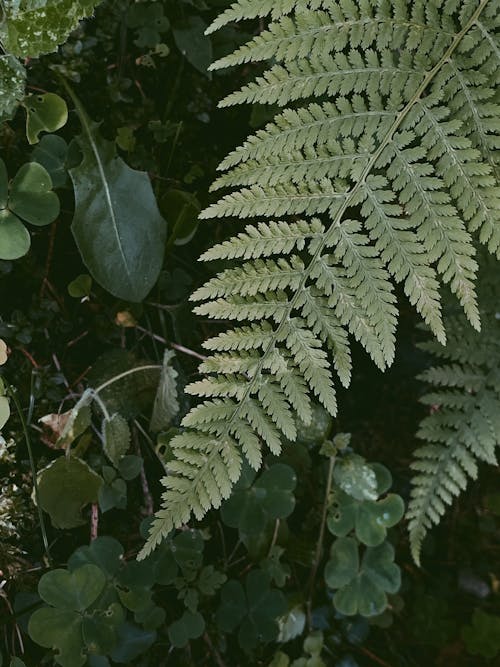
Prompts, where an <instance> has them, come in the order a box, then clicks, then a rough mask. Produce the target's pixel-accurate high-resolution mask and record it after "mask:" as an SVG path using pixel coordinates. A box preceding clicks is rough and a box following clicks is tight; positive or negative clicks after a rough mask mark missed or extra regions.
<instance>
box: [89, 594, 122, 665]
mask: <svg viewBox="0 0 500 667" xmlns="http://www.w3.org/2000/svg"><path fill="white" fill-rule="evenodd" d="M124 621H125V611H124V609H123V607H122V606H121V605H120V604H118V603H116V602H114V603H112V604H110V605H109V607H108V608H107V609H104V610H98V611H96V612H95V613H94V614H92V615H89V616H84V618H83V623H82V635H83V640H84V642H85V646H86V649H87V651H88V653H90V654H106V653H110V652H111V651H112V650H113V649H114V648H115V646H116V644H117V643H118V633H117V630H118V628H119V627H120V626H121V625H122V623H123V622H124Z"/></svg>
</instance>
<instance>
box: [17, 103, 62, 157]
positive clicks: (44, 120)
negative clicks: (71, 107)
mask: <svg viewBox="0 0 500 667" xmlns="http://www.w3.org/2000/svg"><path fill="white" fill-rule="evenodd" d="M23 106H24V108H25V109H26V136H27V138H28V142H29V143H30V144H36V143H38V141H39V135H40V132H55V131H56V130H59V129H60V128H61V127H64V125H66V121H67V120H68V107H67V106H66V102H65V101H64V100H63V98H62V97H59V95H56V94H55V93H44V94H42V95H27V96H26V97H25V98H24V100H23Z"/></svg>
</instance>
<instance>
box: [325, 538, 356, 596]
mask: <svg viewBox="0 0 500 667" xmlns="http://www.w3.org/2000/svg"><path fill="white" fill-rule="evenodd" d="M358 567H359V557H358V545H357V543H356V541H355V540H354V539H353V538H352V537H341V538H339V539H338V540H336V541H335V542H334V543H333V545H332V548H331V551H330V560H329V561H328V563H327V564H326V567H325V580H326V583H327V584H328V586H330V588H340V587H341V586H345V585H346V584H347V583H349V582H350V581H351V580H352V579H353V578H354V577H355V576H356V573H357V570H358Z"/></svg>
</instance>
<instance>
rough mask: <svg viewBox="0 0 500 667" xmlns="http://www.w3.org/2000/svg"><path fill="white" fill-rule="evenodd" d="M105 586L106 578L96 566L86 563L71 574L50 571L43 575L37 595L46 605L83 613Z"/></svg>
mask: <svg viewBox="0 0 500 667" xmlns="http://www.w3.org/2000/svg"><path fill="white" fill-rule="evenodd" d="M105 584H106V577H105V576H104V574H103V572H102V570H101V569H100V568H98V567H97V566H96V565H92V564H91V563H88V564H86V565H82V566H81V567H79V568H77V569H76V570H74V571H73V572H70V571H68V570H62V569H57V570H51V571H50V572H47V573H46V574H44V575H43V577H42V578H41V579H40V583H39V584H38V593H39V595H40V597H41V598H42V600H44V601H45V602H46V603H47V604H50V605H51V606H53V607H57V608H58V609H65V610H69V611H85V609H87V608H88V607H90V605H91V604H92V603H93V602H95V601H96V600H97V598H98V597H99V595H100V594H101V593H102V590H103V588H104V586H105Z"/></svg>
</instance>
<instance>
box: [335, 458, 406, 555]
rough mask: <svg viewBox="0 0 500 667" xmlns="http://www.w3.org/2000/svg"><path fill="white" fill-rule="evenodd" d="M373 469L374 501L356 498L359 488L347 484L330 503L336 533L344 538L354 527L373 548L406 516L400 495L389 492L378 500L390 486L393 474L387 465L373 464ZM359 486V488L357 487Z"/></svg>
mask: <svg viewBox="0 0 500 667" xmlns="http://www.w3.org/2000/svg"><path fill="white" fill-rule="evenodd" d="M370 468H371V470H372V472H373V474H374V477H375V478H376V486H375V489H376V492H375V491H373V493H374V494H375V500H370V499H359V498H356V497H353V493H354V494H355V495H356V496H359V495H362V493H360V492H359V491H360V487H359V486H358V485H356V484H354V483H352V484H350V485H349V486H345V485H344V489H346V488H347V489H349V491H350V492H351V493H346V492H345V490H344V491H342V490H341V489H336V490H335V492H334V494H333V502H332V504H331V506H330V509H329V513H328V519H327V525H328V529H329V530H330V532H331V533H333V535H336V536H337V537H345V536H346V535H347V534H348V533H350V532H351V530H354V532H355V534H356V537H357V538H358V540H359V541H360V542H362V543H363V544H366V545H367V546H370V547H375V546H377V545H378V544H381V543H382V542H383V541H384V540H385V538H386V535H387V529H388V528H392V526H395V525H396V524H397V523H398V522H399V521H400V520H401V519H402V517H403V514H404V503H403V500H402V498H401V497H400V496H398V495H396V494H394V493H390V494H389V495H387V496H386V497H385V498H382V499H379V500H376V498H377V497H378V496H380V494H382V493H384V492H385V491H387V489H388V488H389V487H390V485H391V476H390V473H389V471H388V470H387V468H385V467H384V466H382V465H379V464H372V465H370ZM355 487H356V488H355Z"/></svg>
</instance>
